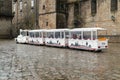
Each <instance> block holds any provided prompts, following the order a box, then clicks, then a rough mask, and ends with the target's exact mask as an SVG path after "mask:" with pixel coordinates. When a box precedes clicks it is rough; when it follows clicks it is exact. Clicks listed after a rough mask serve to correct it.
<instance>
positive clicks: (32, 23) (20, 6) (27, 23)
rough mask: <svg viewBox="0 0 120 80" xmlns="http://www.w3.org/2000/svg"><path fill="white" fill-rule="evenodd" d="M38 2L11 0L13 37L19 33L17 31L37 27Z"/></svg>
mask: <svg viewBox="0 0 120 80" xmlns="http://www.w3.org/2000/svg"><path fill="white" fill-rule="evenodd" d="M38 3H39V0H13V2H12V4H13V6H12V7H13V8H12V9H13V10H12V12H13V15H14V18H13V20H12V23H13V26H14V32H13V33H14V36H15V35H17V34H18V33H19V29H37V28H39V25H38V5H39V4H38Z"/></svg>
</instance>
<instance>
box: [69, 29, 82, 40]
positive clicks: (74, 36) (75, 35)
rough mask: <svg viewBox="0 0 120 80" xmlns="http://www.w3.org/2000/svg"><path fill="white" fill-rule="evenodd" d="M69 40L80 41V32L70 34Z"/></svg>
mask: <svg viewBox="0 0 120 80" xmlns="http://www.w3.org/2000/svg"><path fill="white" fill-rule="evenodd" d="M71 38H73V39H81V38H82V37H81V32H79V31H77V32H76V31H75V32H71Z"/></svg>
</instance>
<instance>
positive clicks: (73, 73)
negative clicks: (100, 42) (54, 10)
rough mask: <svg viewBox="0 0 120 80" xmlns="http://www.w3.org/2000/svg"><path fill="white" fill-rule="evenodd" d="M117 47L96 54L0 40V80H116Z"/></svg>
mask: <svg viewBox="0 0 120 80" xmlns="http://www.w3.org/2000/svg"><path fill="white" fill-rule="evenodd" d="M119 47H120V43H114V44H113V43H109V49H108V50H104V51H103V52H99V53H95V52H88V51H80V50H72V49H64V48H55V47H46V46H33V45H26V44H16V43H15V42H14V41H13V40H0V80H119V79H120V49H119Z"/></svg>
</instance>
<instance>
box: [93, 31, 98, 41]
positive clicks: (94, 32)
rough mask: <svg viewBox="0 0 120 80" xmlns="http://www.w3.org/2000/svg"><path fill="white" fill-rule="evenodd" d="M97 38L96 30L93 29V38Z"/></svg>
mask: <svg viewBox="0 0 120 80" xmlns="http://www.w3.org/2000/svg"><path fill="white" fill-rule="evenodd" d="M96 38H97V35H96V31H93V40H95V39H96Z"/></svg>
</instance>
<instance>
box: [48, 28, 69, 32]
mask: <svg viewBox="0 0 120 80" xmlns="http://www.w3.org/2000/svg"><path fill="white" fill-rule="evenodd" d="M69 30H70V29H48V30H46V32H57V31H69Z"/></svg>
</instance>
